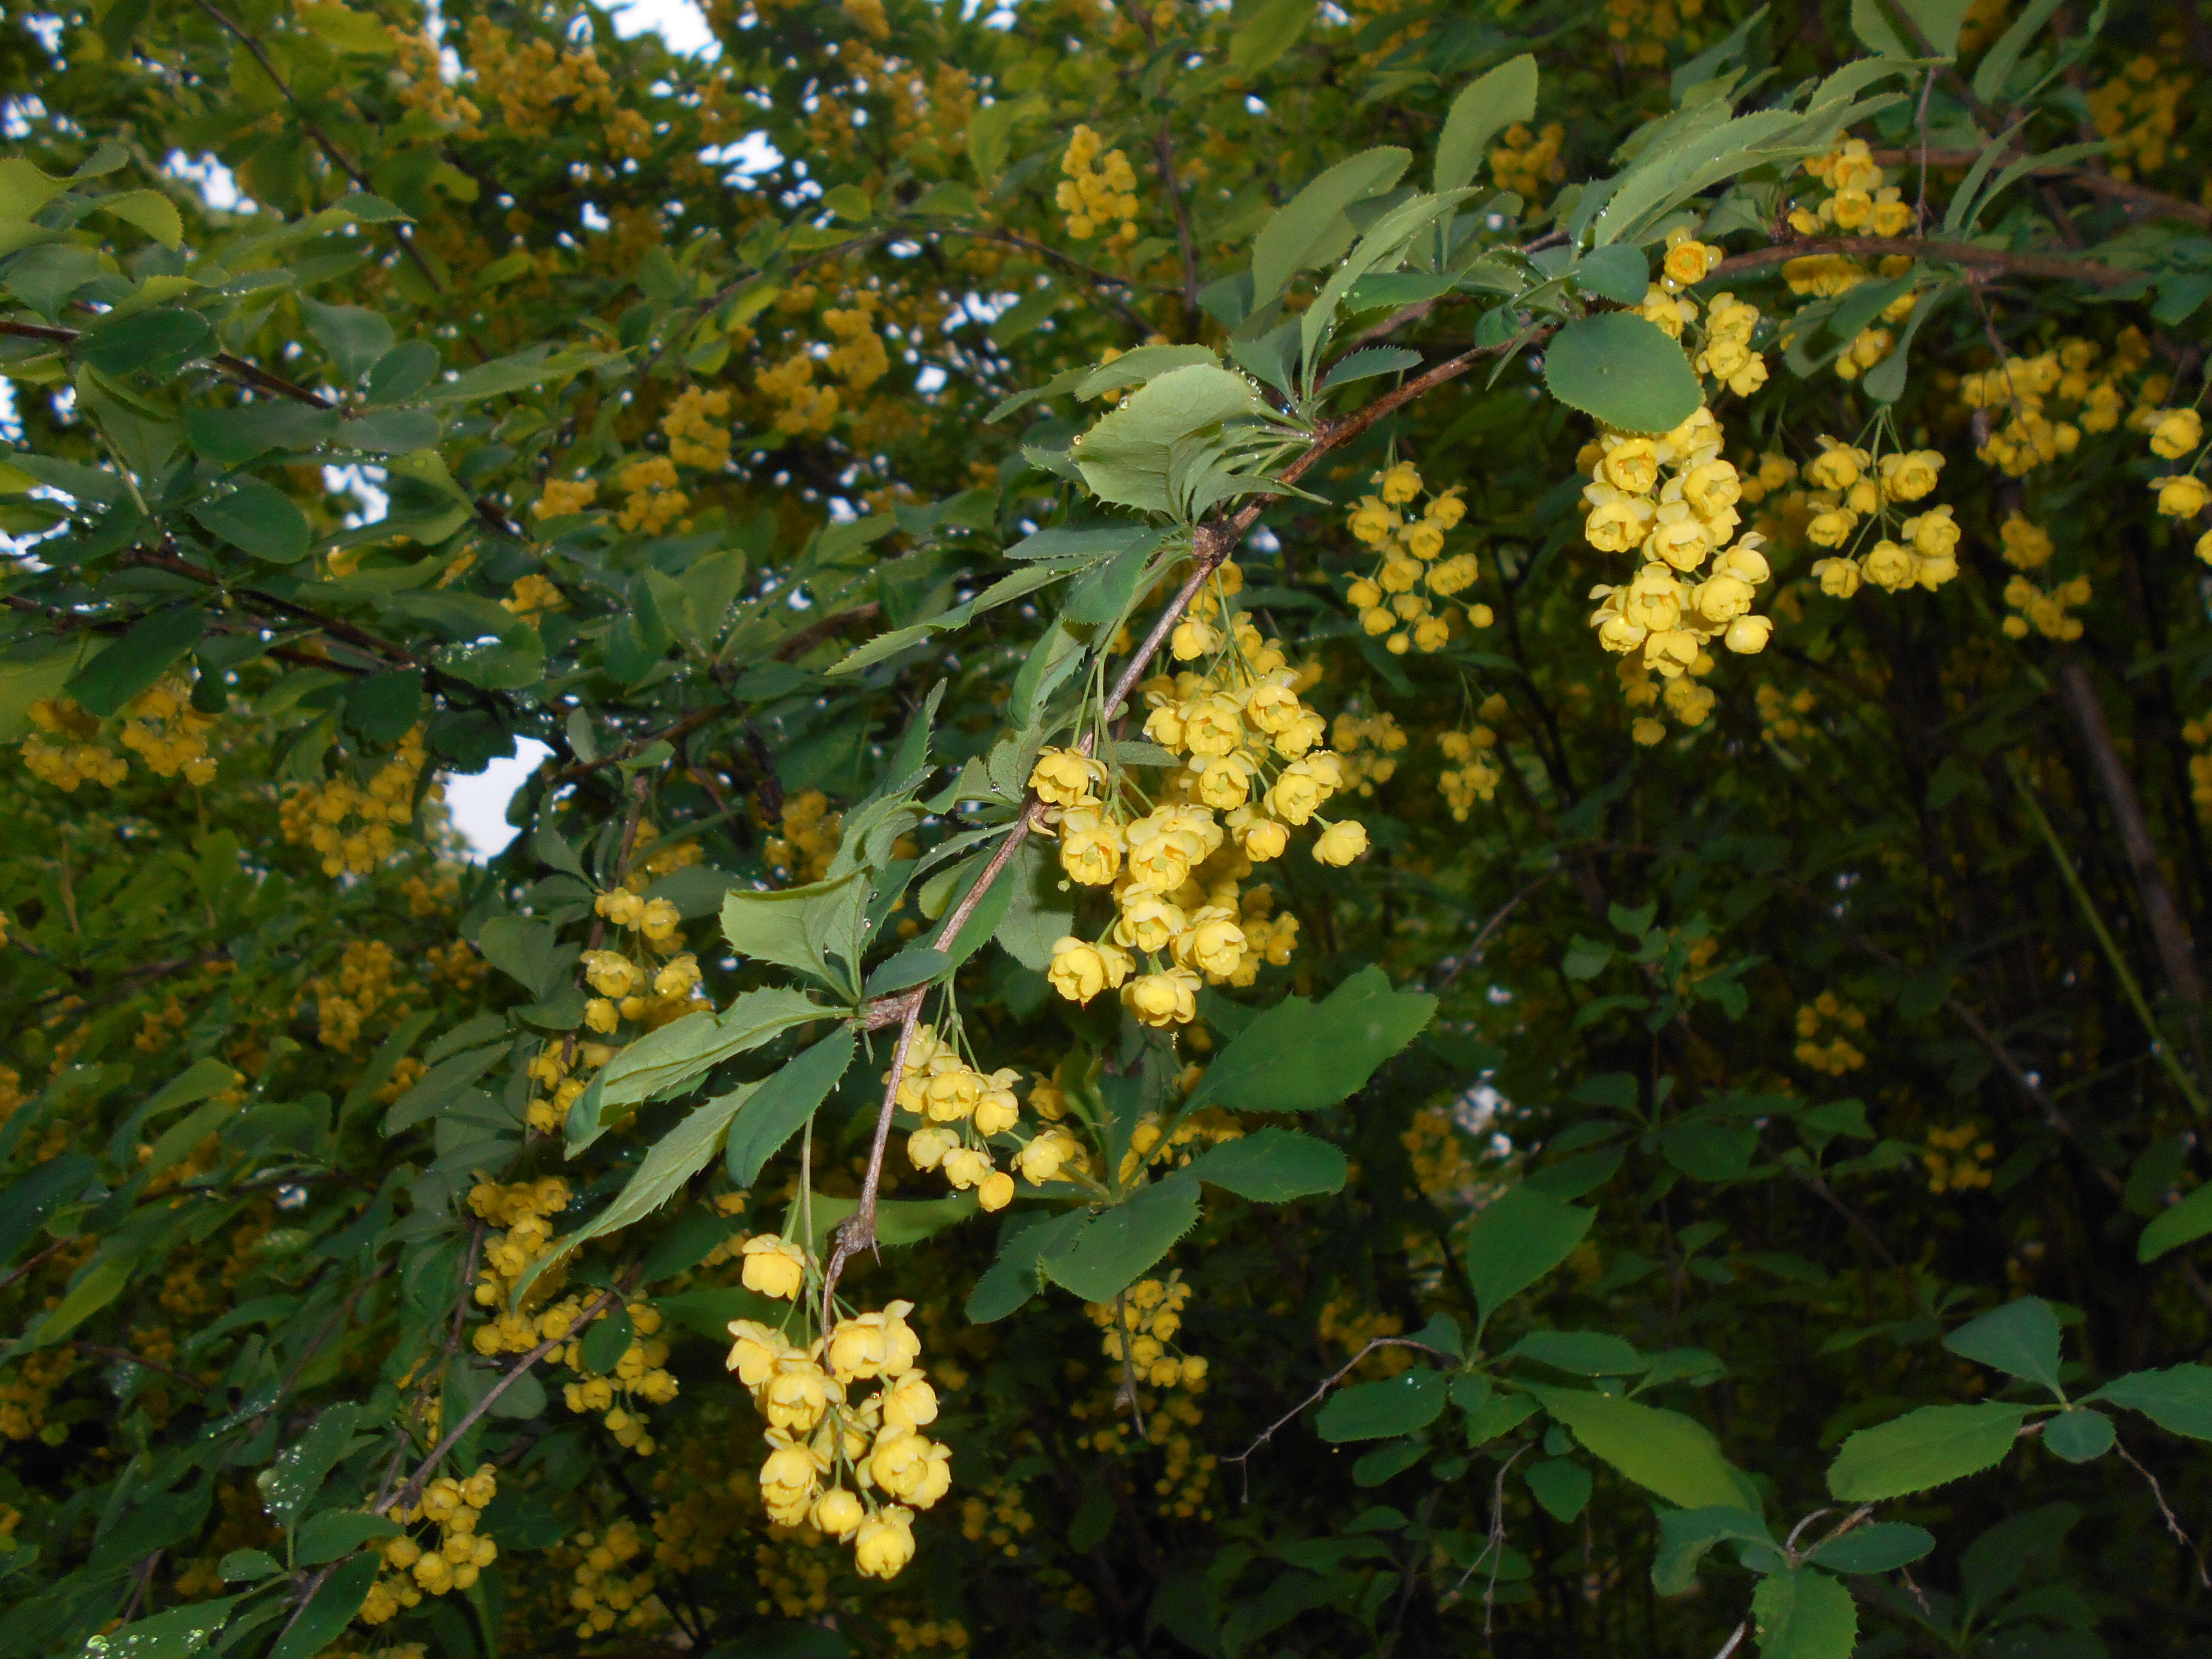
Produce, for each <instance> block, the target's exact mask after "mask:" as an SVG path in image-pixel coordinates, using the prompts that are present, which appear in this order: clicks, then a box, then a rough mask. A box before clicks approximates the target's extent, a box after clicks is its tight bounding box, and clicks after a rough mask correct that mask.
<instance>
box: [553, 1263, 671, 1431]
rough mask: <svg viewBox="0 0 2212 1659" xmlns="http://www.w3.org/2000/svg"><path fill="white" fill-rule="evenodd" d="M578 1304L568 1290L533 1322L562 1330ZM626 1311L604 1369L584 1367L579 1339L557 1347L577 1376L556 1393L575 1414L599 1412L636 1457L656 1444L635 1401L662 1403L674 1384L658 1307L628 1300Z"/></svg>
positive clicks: (580, 1306)
mask: <svg viewBox="0 0 2212 1659" xmlns="http://www.w3.org/2000/svg"><path fill="white" fill-rule="evenodd" d="M584 1306H585V1304H584V1303H583V1302H582V1301H581V1299H580V1298H579V1297H574V1296H571V1297H568V1298H567V1299H566V1300H564V1301H562V1302H561V1303H559V1304H556V1306H554V1307H551V1308H548V1309H547V1310H545V1311H544V1313H542V1314H540V1315H539V1316H538V1328H539V1329H540V1330H541V1331H543V1332H544V1334H545V1335H547V1336H559V1335H562V1334H566V1332H567V1331H568V1330H570V1329H573V1328H574V1324H575V1322H576V1321H577V1320H578V1319H580V1317H582V1315H583V1310H584ZM605 1317H606V1315H605V1313H602V1314H600V1315H599V1318H605ZM629 1323H630V1333H631V1334H630V1340H629V1342H628V1343H627V1344H625V1345H624V1346H623V1351H622V1352H621V1353H619V1354H617V1356H616V1357H615V1362H614V1364H613V1365H612V1366H611V1367H610V1368H609V1369H608V1370H605V1372H602V1373H598V1374H593V1373H592V1372H591V1371H590V1370H588V1368H587V1367H586V1364H585V1363H584V1352H583V1344H582V1342H581V1341H580V1340H579V1341H571V1342H570V1343H568V1346H566V1347H565V1348H563V1349H562V1350H561V1363H562V1364H564V1365H566V1366H567V1367H568V1369H569V1370H572V1371H574V1372H576V1373H577V1374H578V1377H579V1380H578V1381H576V1382H574V1383H565V1384H563V1385H562V1389H561V1398H562V1403H563V1404H564V1405H566V1406H567V1407H568V1409H569V1410H570V1411H572V1412H574V1413H578V1414H579V1415H581V1414H584V1413H590V1412H597V1413H599V1420H600V1421H601V1422H602V1423H603V1424H605V1426H606V1430H607V1432H608V1433H609V1434H611V1435H612V1436H613V1437H614V1438H615V1443H617V1445H620V1446H623V1447H626V1448H627V1449H629V1450H631V1451H633V1452H635V1453H636V1454H637V1455H639V1456H640V1457H650V1456H652V1455H653V1452H654V1450H655V1449H656V1446H655V1443H654V1441H653V1435H652V1432H651V1430H650V1428H649V1426H648V1425H647V1421H646V1418H645V1413H643V1412H642V1411H641V1410H640V1409H639V1404H640V1402H641V1401H642V1402H643V1403H644V1404H646V1405H650V1406H665V1405H666V1404H667V1403H668V1402H669V1401H671V1400H673V1399H675V1398H676V1395H677V1394H678V1389H679V1386H680V1385H679V1384H678V1383H677V1380H676V1377H675V1376H674V1374H673V1373H672V1372H671V1371H670V1370H668V1344H667V1342H666V1341H665V1340H663V1339H662V1338H661V1337H659V1335H657V1334H656V1333H657V1332H659V1329H660V1315H659V1312H658V1311H657V1310H654V1309H653V1307H651V1306H650V1305H648V1304H645V1303H642V1302H633V1303H632V1304H630V1305H629Z"/></svg>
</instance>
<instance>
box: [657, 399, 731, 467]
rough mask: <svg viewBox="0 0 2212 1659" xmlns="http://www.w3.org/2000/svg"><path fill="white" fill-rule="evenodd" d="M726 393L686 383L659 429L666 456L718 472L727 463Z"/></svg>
mask: <svg viewBox="0 0 2212 1659" xmlns="http://www.w3.org/2000/svg"><path fill="white" fill-rule="evenodd" d="M729 413H730V394H729V393H728V392H725V391H723V390H721V389H720V388H719V387H717V388H716V389H715V390H714V391H712V392H707V391H702V390H701V389H700V388H699V387H697V386H686V387H685V388H684V391H683V392H682V393H681V394H679V395H678V398H677V399H676V401H675V403H674V404H671V406H670V408H669V410H668V412H667V413H666V414H665V415H664V416H661V417H660V429H661V431H662V432H663V433H665V435H667V438H668V459H670V460H671V461H674V462H675V463H676V464H677V465H679V466H696V467H703V468H705V469H706V470H707V471H710V472H719V471H721V469H722V468H724V467H726V466H727V465H729V464H730V428H728V427H727V426H726V425H725V424H722V422H726V420H727V419H728V418H729Z"/></svg>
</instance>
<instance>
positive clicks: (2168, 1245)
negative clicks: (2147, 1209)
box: [2136, 1184, 2212, 1261]
mask: <svg viewBox="0 0 2212 1659" xmlns="http://www.w3.org/2000/svg"><path fill="white" fill-rule="evenodd" d="M2207 1233H2212V1184H2208V1185H2206V1186H2203V1187H2199V1188H2197V1189H2196V1190H2195V1191H2193V1192H2191V1193H2189V1194H2186V1195H2185V1196H2184V1197H2183V1198H2182V1200H2181V1201H2180V1202H2179V1203H2178V1204H2174V1205H2172V1206H2168V1207H2167V1208H2166V1209H2164V1210H2161V1211H2160V1212H2159V1213H2158V1214H2157V1215H2156V1216H2155V1217H2154V1218H2152V1220H2151V1224H2150V1225H2149V1226H2148V1227H2146V1228H2144V1229H2143V1230H2142V1237H2141V1238H2139V1239H2137V1240H2136V1261H2157V1260H2158V1259H2159V1257H2160V1256H2162V1255H2165V1254H2166V1252H2167V1251H2169V1250H2178V1249H2180V1248H2181V1247H2182V1246H2183V1245H2185V1244H2191V1243H2195V1242H2196V1241H2197V1240H2198V1239H2200V1238H2202V1237H2204V1235H2205V1234H2207Z"/></svg>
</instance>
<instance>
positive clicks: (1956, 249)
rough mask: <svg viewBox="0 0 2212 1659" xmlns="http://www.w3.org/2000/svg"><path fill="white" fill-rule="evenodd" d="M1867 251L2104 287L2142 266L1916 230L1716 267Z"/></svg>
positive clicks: (1812, 245) (1785, 248) (1741, 257)
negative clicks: (1926, 235)
mask: <svg viewBox="0 0 2212 1659" xmlns="http://www.w3.org/2000/svg"><path fill="white" fill-rule="evenodd" d="M1830 253H1839V254H1866V255H1869V256H1873V255H1879V254H1887V253H1902V254H1905V255H1907V256H1909V257H1910V258H1916V259H1935V260H1939V261H1942V262H1946V263H1948V264H1957V265H1971V266H1973V267H1975V268H1976V269H1978V270H2001V271H2008V272H2011V273H2012V274H2014V275H2015V276H2043V277H2048V278H2050V279H2051V280H2052V281H2055V282H2076V283H2095V284H2096V285H2097V286H2098V287H2100V288H2117V287H2118V286H2119V285H2120V284H2121V283H2132V282H2135V281H2136V280H2138V279H2139V278H2140V277H2141V276H2142V272H2141V271H2139V270H2123V269H2121V268H2120V267H2119V266H2118V265H2107V264H2099V263H2098V262H2097V261H2095V260H2093V259H2078V258H2071V257H2069V256H2068V255H2066V254H2063V253H2011V252H2006V251H2005V250H2003V249H2002V248H1989V247H1976V246H1972V244H1971V243H1966V242H1936V241H1924V240H1920V239H1919V238H1917V237H1911V236H1830V237H1825V238H1822V239H1821V240H1818V241H1804V242H1778V243H1776V244H1774V245H1773V246H1771V247H1762V248H1753V250H1752V251H1751V252H1748V253H1735V254H1730V255H1729V257H1728V258H1725V259H1723V260H1722V261H1721V262H1720V264H1717V265H1716V266H1714V267H1713V270H1712V275H1713V276H1715V277H1716V278H1718V277H1724V276H1741V275H1742V274H1743V273H1744V272H1745V271H1747V270H1764V269H1765V267H1767V266H1768V265H1778V264H1784V262H1786V261H1788V260H1790V259H1804V258H1814V257H1815V256H1818V255H1821V254H1830Z"/></svg>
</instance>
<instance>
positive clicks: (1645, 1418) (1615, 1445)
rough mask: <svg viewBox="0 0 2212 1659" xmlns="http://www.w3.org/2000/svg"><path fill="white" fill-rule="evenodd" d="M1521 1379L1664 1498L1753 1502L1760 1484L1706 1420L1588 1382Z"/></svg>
mask: <svg viewBox="0 0 2212 1659" xmlns="http://www.w3.org/2000/svg"><path fill="white" fill-rule="evenodd" d="M1525 1386H1526V1387H1527V1389H1528V1393H1530V1394H1532V1395H1534V1396H1535V1397H1536V1399H1537V1400H1538V1401H1539V1402H1541V1404H1542V1406H1543V1407H1544V1409H1545V1410H1546V1411H1547V1412H1549V1413H1551V1414H1552V1416H1553V1419H1556V1420H1557V1421H1559V1422H1560V1423H1563V1424H1565V1425H1566V1426H1567V1429H1568V1430H1569V1431H1570V1432H1571V1433H1572V1434H1573V1435H1574V1437H1575V1438H1576V1439H1577V1440H1578V1441H1580V1442H1581V1443H1583V1446H1584V1447H1586V1448H1587V1449H1589V1451H1590V1452H1591V1453H1592V1454H1593V1455H1595V1456H1598V1457H1601V1458H1602V1459H1604V1460H1605V1461H1606V1462H1607V1463H1610V1464H1611V1465H1612V1466H1613V1468H1615V1469H1617V1470H1619V1471H1620V1473H1621V1474H1625V1475H1626V1476H1627V1477H1628V1478H1629V1479H1630V1480H1633V1481H1634V1482H1636V1484H1637V1485H1638V1486H1642V1487H1644V1489H1645V1490H1647V1491H1649V1492H1656V1493H1657V1494H1658V1495H1659V1496H1660V1497H1662V1498H1665V1499H1666V1500H1667V1501H1668V1503H1669V1504H1676V1505H1678V1506H1680V1508H1683V1509H1686V1510H1694V1509H1704V1508H1707V1507H1710V1506H1712V1505H1716V1504H1722V1505H1730V1506H1733V1507H1735V1508H1738V1509H1745V1510H1754V1511H1755V1510H1757V1509H1758V1507H1759V1495H1758V1492H1757V1489H1756V1488H1754V1487H1753V1486H1752V1484H1751V1482H1750V1480H1748V1479H1747V1478H1746V1476H1745V1475H1744V1474H1743V1472H1742V1471H1741V1470H1740V1469H1738V1468H1736V1467H1735V1465H1734V1464H1732V1463H1730V1462H1729V1461H1728V1459H1727V1458H1726V1457H1724V1456H1723V1455H1721V1448H1720V1443H1719V1442H1718V1441H1717V1440H1715V1439H1714V1438H1713V1437H1712V1431H1711V1430H1709V1429H1707V1428H1706V1427H1705V1425H1704V1424H1702V1423H1699V1422H1698V1421H1696V1420H1695V1419H1691V1418H1687V1417H1685V1416H1683V1415H1682V1414H1681V1413H1680V1412H1670V1411H1662V1410H1661V1409H1660V1408H1659V1407H1656V1406H1646V1405H1644V1404H1642V1403H1640V1402H1639V1401H1633V1400H1616V1399H1614V1398H1613V1397H1612V1396H1611V1395H1602V1394H1596V1393H1593V1392H1591V1391H1589V1390H1588V1389H1552V1388H1543V1387H1539V1386H1537V1385H1535V1384H1533V1383H1531V1384H1527V1385H1525Z"/></svg>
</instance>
